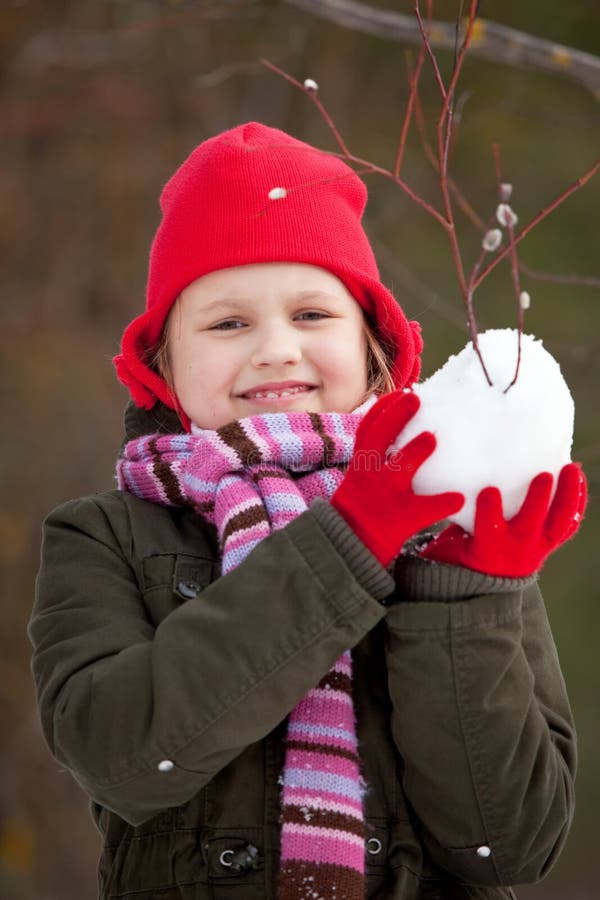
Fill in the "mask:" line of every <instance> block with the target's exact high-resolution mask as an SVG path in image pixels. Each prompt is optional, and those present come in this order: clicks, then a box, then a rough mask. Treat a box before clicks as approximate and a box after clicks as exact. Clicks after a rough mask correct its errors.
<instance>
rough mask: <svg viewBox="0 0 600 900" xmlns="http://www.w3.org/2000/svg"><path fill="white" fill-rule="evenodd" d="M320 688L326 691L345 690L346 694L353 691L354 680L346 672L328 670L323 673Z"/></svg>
mask: <svg viewBox="0 0 600 900" xmlns="http://www.w3.org/2000/svg"><path fill="white" fill-rule="evenodd" d="M317 687H318V688H320V689H321V690H324V691H327V690H329V691H343V692H344V693H345V694H351V693H352V681H351V680H350V677H349V676H348V675H346V674H345V673H344V672H335V671H334V672H327V674H326V675H323V677H322V678H321V680H320V682H319V684H318V685H317Z"/></svg>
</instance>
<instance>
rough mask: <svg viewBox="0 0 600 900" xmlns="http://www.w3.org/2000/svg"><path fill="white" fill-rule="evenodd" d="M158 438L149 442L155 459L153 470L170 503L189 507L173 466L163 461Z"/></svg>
mask: <svg viewBox="0 0 600 900" xmlns="http://www.w3.org/2000/svg"><path fill="white" fill-rule="evenodd" d="M157 437H158V435H157ZM157 437H154V438H152V440H151V441H150V442H149V447H150V452H151V454H152V457H153V460H152V470H153V472H154V474H155V475H156V477H157V478H158V480H159V481H160V483H161V485H162V486H163V488H164V492H165V494H166V495H167V500H168V501H169V503H171V504H172V505H173V506H189V502H188V501H187V500H186V498H185V497H184V496H183V494H182V493H181V491H180V490H179V482H178V481H177V478H176V477H175V475H173V472H172V471H171V466H170V465H169V464H168V463H166V462H163V460H162V459H161V456H160V450H158V448H157V446H156V440H157Z"/></svg>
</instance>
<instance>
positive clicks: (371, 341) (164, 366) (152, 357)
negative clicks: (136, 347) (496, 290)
mask: <svg viewBox="0 0 600 900" xmlns="http://www.w3.org/2000/svg"><path fill="white" fill-rule="evenodd" d="M178 300H179V297H178V298H177V300H176V301H175V304H173V307H172V309H174V308H175V305H176V304H177V301H178ZM170 319H171V316H170V315H169V316H168V317H167V320H166V322H165V324H164V327H163V330H162V333H161V336H160V340H159V342H158V344H157V345H156V347H155V348H154V350H152V351H150V352H149V353H148V358H147V363H148V365H149V366H150V368H151V369H153V370H154V371H155V372H157V373H158V374H159V375H160V376H161V378H162V379H163V381H164V382H165V384H166V385H167V387H168V389H169V391H170V392H171V394H172V395H173V398H174V399H176V394H175V380H174V378H173V370H172V368H171V360H170V357H169V330H170V329H169V322H170ZM364 327H365V337H366V340H367V394H389V393H390V392H391V391H393V390H395V385H394V380H393V378H392V366H393V360H394V357H393V350H392V348H391V347H389V346H387V345H386V344H385V343H384V342H383V341H382V340H381V338H380V337H379V335H378V334H377V332H376V330H375V327H374V326H373V325H372V324H371V323H370V322H369V321H368V320H367V318H366V317H365V322H364Z"/></svg>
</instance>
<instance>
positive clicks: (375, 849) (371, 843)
mask: <svg viewBox="0 0 600 900" xmlns="http://www.w3.org/2000/svg"><path fill="white" fill-rule="evenodd" d="M381 849H382V844H381V841H380V840H379V838H369V840H368V841H367V853H370V854H371V856H376V855H377V854H378V853H381Z"/></svg>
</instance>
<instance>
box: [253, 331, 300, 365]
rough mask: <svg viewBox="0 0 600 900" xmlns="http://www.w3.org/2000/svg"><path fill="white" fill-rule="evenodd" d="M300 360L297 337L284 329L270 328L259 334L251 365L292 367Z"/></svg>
mask: <svg viewBox="0 0 600 900" xmlns="http://www.w3.org/2000/svg"><path fill="white" fill-rule="evenodd" d="M301 359H302V348H301V346H300V341H299V338H298V335H296V334H295V333H294V331H293V329H286V328H271V329H269V330H268V331H265V332H263V333H262V334H260V335H259V336H258V340H257V342H256V346H255V348H254V352H253V353H252V365H253V366H256V367H262V366H283V365H294V364H296V363H298V362H300V360H301Z"/></svg>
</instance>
